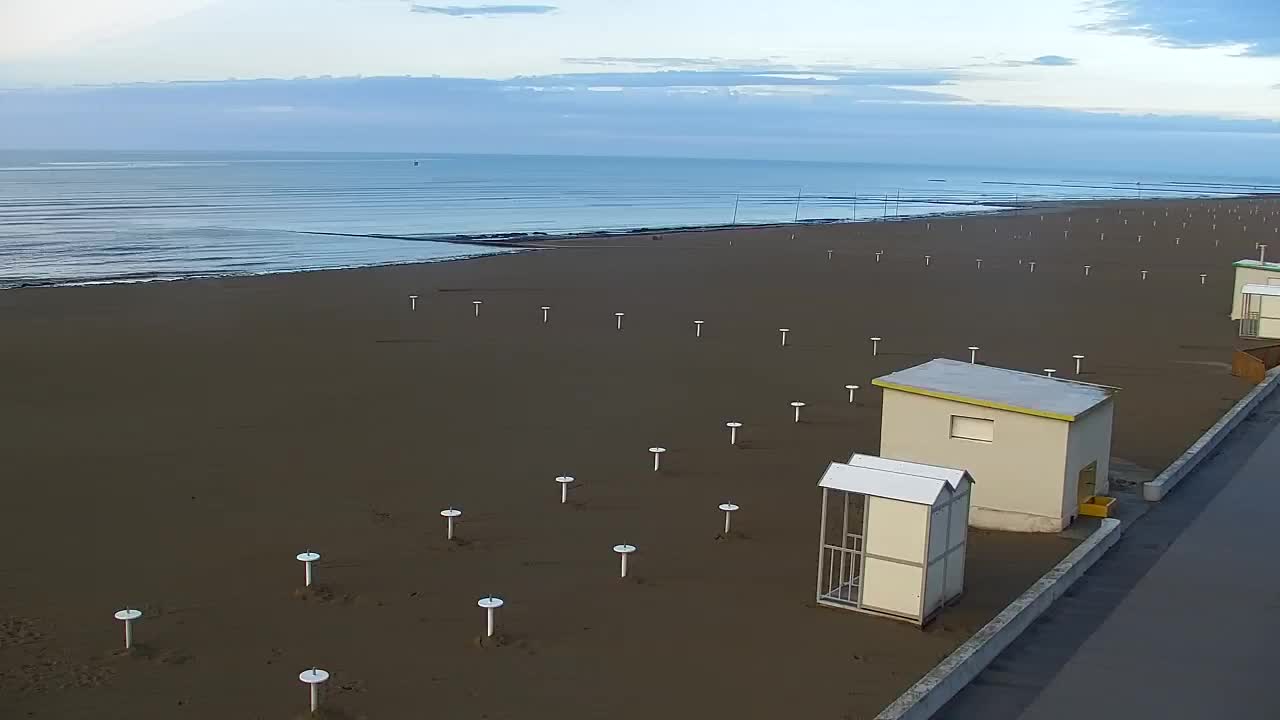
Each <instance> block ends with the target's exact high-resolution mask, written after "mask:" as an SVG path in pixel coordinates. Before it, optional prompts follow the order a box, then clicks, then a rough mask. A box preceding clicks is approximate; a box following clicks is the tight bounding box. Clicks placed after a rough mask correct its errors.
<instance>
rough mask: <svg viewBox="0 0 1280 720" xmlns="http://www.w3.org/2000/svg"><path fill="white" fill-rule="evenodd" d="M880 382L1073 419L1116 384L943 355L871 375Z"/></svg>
mask: <svg viewBox="0 0 1280 720" xmlns="http://www.w3.org/2000/svg"><path fill="white" fill-rule="evenodd" d="M871 383H872V384H873V385H876V386H878V387H882V388H888V389H890V390H901V391H902V392H909V393H914V394H916V395H927V396H929V397H936V398H941V399H943V400H953V401H955V402H961V403H966V404H969V405H979V406H982V407H989V408H994V409H997V410H1008V411H1010V412H1016V413H1024V414H1027V415H1038V416H1040V417H1047V418H1052V419H1054V420H1065V421H1067V422H1072V421H1074V420H1075V419H1076V418H1078V417H1079V416H1081V415H1083V414H1084V413H1086V412H1088V411H1089V410H1091V409H1092V408H1094V407H1096V406H1097V405H1100V404H1102V403H1104V402H1106V401H1107V400H1108V399H1110V398H1111V394H1112V390H1110V389H1108V388H1104V387H1101V386H1098V385H1090V384H1088V383H1081V382H1075V381H1074V380H1066V379H1064V378H1056V377H1049V376H1047V375H1037V374H1033V373H1026V372H1020V371H1018V370H1007V369H1005V368H996V367H989V366H987V365H978V364H975V363H967V362H961V361H959V360H947V359H945V358H939V359H937V360H930V361H929V362H927V363H924V364H923V365H916V366H915V367H910V368H907V369H906V370H899V371H898V372H895V373H890V374H888V375H885V376H883V377H878V378H876V379H875V380H872V381H871Z"/></svg>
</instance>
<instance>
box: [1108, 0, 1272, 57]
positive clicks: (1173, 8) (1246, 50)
mask: <svg viewBox="0 0 1280 720" xmlns="http://www.w3.org/2000/svg"><path fill="white" fill-rule="evenodd" d="M1093 7H1094V9H1096V10H1098V11H1099V12H1100V13H1101V14H1102V17H1103V19H1102V21H1101V22H1097V23H1094V24H1092V25H1089V26H1087V28H1088V29H1090V30H1095V31H1102V32H1109V33H1113V34H1117V35H1136V36H1139V37H1145V38H1150V39H1152V40H1154V41H1156V42H1157V43H1159V44H1161V45H1164V46H1166V47H1174V48H1207V47H1239V48H1241V51H1240V54H1241V55H1249V56H1258V57H1262V56H1280V3H1277V2H1276V0H1230V1H1229V2H1222V1H1221V0H1095V2H1094V5H1093Z"/></svg>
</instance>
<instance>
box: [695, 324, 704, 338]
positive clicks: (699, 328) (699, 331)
mask: <svg viewBox="0 0 1280 720" xmlns="http://www.w3.org/2000/svg"><path fill="white" fill-rule="evenodd" d="M703 322H705V321H703V320H694V321H693V336H694V337H702V323H703Z"/></svg>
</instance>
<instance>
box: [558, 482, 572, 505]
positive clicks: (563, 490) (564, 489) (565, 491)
mask: <svg viewBox="0 0 1280 720" xmlns="http://www.w3.org/2000/svg"><path fill="white" fill-rule="evenodd" d="M556 482H557V483H560V504H561V505H564V504H565V503H567V502H569V484H570V483H572V482H573V478H572V477H570V476H569V475H561V476H560V477H558V478H556Z"/></svg>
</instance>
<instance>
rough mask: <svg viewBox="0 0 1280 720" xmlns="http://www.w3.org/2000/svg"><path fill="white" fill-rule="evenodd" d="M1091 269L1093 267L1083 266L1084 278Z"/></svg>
mask: <svg viewBox="0 0 1280 720" xmlns="http://www.w3.org/2000/svg"><path fill="white" fill-rule="evenodd" d="M1091 267H1093V266H1092V265H1085V266H1084V276H1085V277H1089V268H1091Z"/></svg>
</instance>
